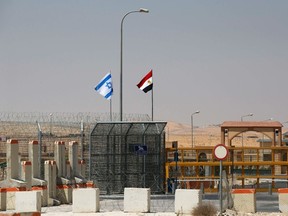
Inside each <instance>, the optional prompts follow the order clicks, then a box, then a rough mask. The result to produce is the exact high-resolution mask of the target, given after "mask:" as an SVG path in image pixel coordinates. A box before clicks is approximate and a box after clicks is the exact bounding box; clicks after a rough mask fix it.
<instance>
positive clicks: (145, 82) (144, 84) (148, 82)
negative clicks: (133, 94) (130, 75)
mask: <svg viewBox="0 0 288 216" xmlns="http://www.w3.org/2000/svg"><path fill="white" fill-rule="evenodd" d="M137 87H138V88H139V89H141V90H142V91H144V92H145V93H147V92H148V91H150V90H152V88H153V82H152V70H151V71H149V73H147V74H146V75H145V77H144V78H143V79H142V80H141V81H140V82H139V83H138V84H137Z"/></svg>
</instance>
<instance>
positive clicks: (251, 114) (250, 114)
mask: <svg viewBox="0 0 288 216" xmlns="http://www.w3.org/2000/svg"><path fill="white" fill-rule="evenodd" d="M249 116H253V113H249V114H247V115H243V116H241V122H242V121H243V118H244V117H249ZM242 147H243V132H242Z"/></svg>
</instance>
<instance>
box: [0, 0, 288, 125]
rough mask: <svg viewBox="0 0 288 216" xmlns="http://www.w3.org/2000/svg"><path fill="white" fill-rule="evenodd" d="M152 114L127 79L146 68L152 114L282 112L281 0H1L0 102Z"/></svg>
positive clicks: (197, 118) (171, 117) (286, 38)
mask: <svg viewBox="0 0 288 216" xmlns="http://www.w3.org/2000/svg"><path fill="white" fill-rule="evenodd" d="M141 7H142V8H147V9H149V11H150V12H149V13H148V14H145V13H134V14H130V15H128V16H127V17H126V18H125V21H124V30H123V31H124V35H123V41H124V42H123V112H124V113H139V114H146V113H147V114H149V115H151V92H148V93H146V94H145V93H144V92H142V91H140V90H139V89H138V88H137V87H136V84H137V83H138V82H139V81H140V80H141V79H142V77H143V76H144V75H145V74H146V73H148V72H149V71H150V69H153V83H154V84H153V85H154V120H161V121H175V122H180V123H187V124H189V123H190V119H191V114H192V113H193V112H195V111H196V110H200V113H199V114H197V115H194V118H193V120H194V125H199V126H205V125H210V124H219V123H222V122H223V121H230V120H240V119H241V116H243V115H246V114H249V113H253V114H254V116H252V117H247V118H245V120H251V121H258V120H259V121H261V120H266V119H269V118H271V117H272V118H273V119H274V120H276V121H280V122H285V121H288V115H287V114H288V99H287V98H286V95H287V87H288V85H287V82H288V73H287V69H288V12H287V11H288V1H287V0H275V1H271V0H270V1H268V0H253V1H251V0H241V1H236V0H233V1H228V0H225V1H224V0H223V1H220V0H217V1H216V0H207V1H201V0H198V1H196V0H179V1H175V0H156V1H155V0H121V1H120V0H83V1H79V0H61V1H58V0H49V1H39V0H25V1H22V0H1V1H0V75H1V77H0V96H1V99H0V111H13V112H97V113H107V112H109V105H110V103H109V101H107V100H105V99H104V98H103V97H102V96H101V95H99V94H98V93H97V92H96V91H95V90H94V86H95V85H96V84H97V83H98V82H99V81H100V79H102V77H104V75H105V74H106V73H108V72H110V71H111V73H112V80H113V86H114V95H113V97H112V109H113V112H115V113H119V110H120V108H119V98H120V96H119V94H120V93H119V88H120V87H119V86H120V75H119V74H120V23H121V19H122V17H123V16H124V15H125V14H126V13H127V12H129V11H132V10H138V9H139V8H141Z"/></svg>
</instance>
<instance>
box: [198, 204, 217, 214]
mask: <svg viewBox="0 0 288 216" xmlns="http://www.w3.org/2000/svg"><path fill="white" fill-rule="evenodd" d="M192 215H193V216H215V215H217V209H216V207H215V206H214V205H213V204H212V203H201V204H198V206H196V207H195V208H193V210H192Z"/></svg>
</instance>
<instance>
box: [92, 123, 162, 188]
mask: <svg viewBox="0 0 288 216" xmlns="http://www.w3.org/2000/svg"><path fill="white" fill-rule="evenodd" d="M166 124H167V122H152V121H151V122H98V123H96V125H95V126H94V128H93V129H92V131H91V134H90V143H89V153H88V154H89V163H88V169H89V170H88V172H89V179H90V180H93V181H94V182H95V183H96V186H97V187H98V188H99V189H100V193H102V194H119V193H123V192H124V188H125V187H140V188H141V187H143V188H144V187H145V188H150V189H151V192H152V193H162V192H164V185H163V182H164V181H165V173H164V164H165V132H164V128H165V126H166Z"/></svg>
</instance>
